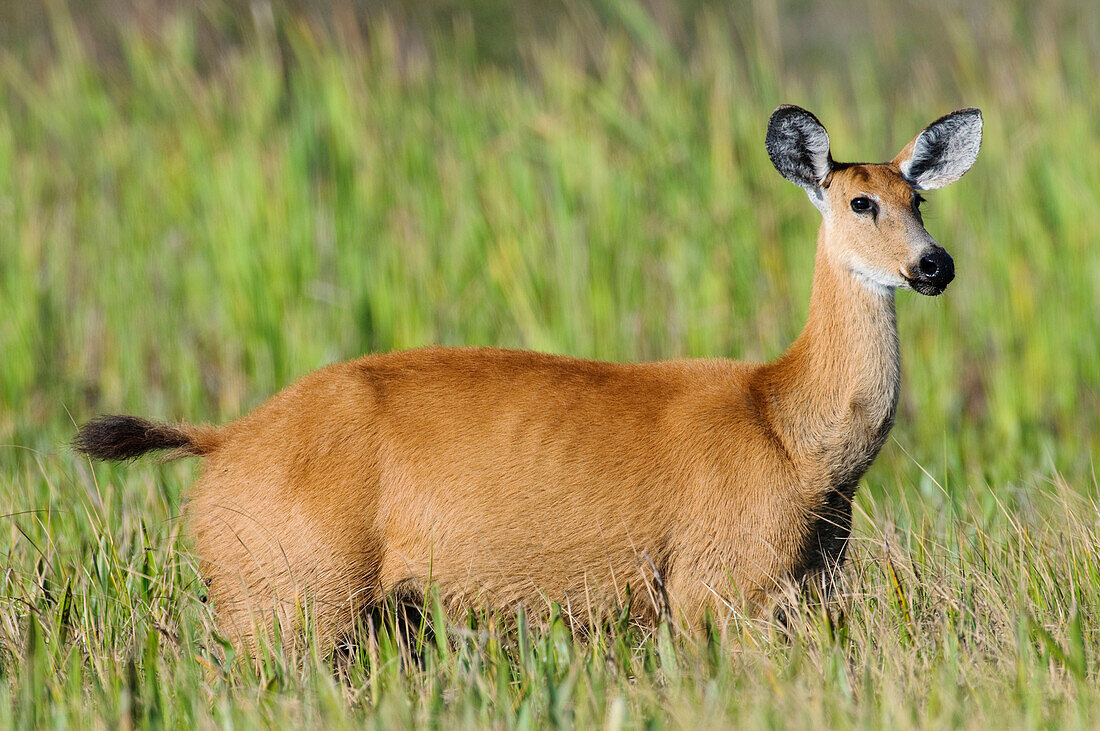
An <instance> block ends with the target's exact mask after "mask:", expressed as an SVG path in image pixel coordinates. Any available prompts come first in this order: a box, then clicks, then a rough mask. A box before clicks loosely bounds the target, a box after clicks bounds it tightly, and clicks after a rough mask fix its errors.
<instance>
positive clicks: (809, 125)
mask: <svg viewBox="0 0 1100 731" xmlns="http://www.w3.org/2000/svg"><path fill="white" fill-rule="evenodd" d="M764 144H765V146H766V147H767V148H768V157H770V158H771V160H772V165H775V169H776V170H778V171H779V174H780V175H782V176H783V177H784V178H786V179H787V180H789V181H791V182H792V183H794V184H795V185H800V186H802V187H803V188H805V189H806V190H808V191H813V190H815V189H817V188H820V187H821V186H822V185H823V184H824V183H825V178H826V177H828V175H829V171H830V170H831V169H832V164H833V160H832V158H831V157H830V156H829V133H828V132H826V131H825V127H824V126H822V124H821V122H819V121H817V117H815V116H814V115H812V114H810V113H809V112H807V111H806V110H805V109H802V108H801V107H796V106H793V105H784V106H782V107H779V108H777V109H776V110H775V111H774V112H772V116H771V119H770V120H768V134H767V137H765V139H764Z"/></svg>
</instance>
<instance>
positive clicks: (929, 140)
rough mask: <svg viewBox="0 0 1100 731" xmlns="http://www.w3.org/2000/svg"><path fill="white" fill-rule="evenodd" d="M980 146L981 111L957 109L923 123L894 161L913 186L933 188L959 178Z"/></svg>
mask: <svg viewBox="0 0 1100 731" xmlns="http://www.w3.org/2000/svg"><path fill="white" fill-rule="evenodd" d="M981 146H982V113H981V111H979V110H977V109H960V110H959V111H957V112H951V114H948V115H946V116H943V117H940V118H939V119H937V120H936V121H935V122H933V123H932V124H930V125H928V126H927V127H925V128H924V130H923V131H922V132H921V133H920V134H919V135H917V136H916V137H914V138H913V141H912V142H910V143H909V144H908V145H906V146H905V147H903V148H902V150H901V152H899V153H898V156H897V157H895V158H894V164H895V165H897V166H898V168H899V169H900V170H901V174H902V175H903V176H904V177H905V179H906V180H907V181H909V184H910V185H912V186H913V187H914V188H919V189H920V190H935V189H936V188H942V187H943V186H945V185H948V184H950V183H954V182H955V181H956V180H958V179H959V178H961V177H962V176H963V173H965V172H966V171H967V170H969V169H970V166H971V165H973V164H974V160H975V159H977V157H978V148H980V147H981Z"/></svg>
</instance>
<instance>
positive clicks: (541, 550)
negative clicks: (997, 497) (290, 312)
mask: <svg viewBox="0 0 1100 731" xmlns="http://www.w3.org/2000/svg"><path fill="white" fill-rule="evenodd" d="M981 138H982V115H981V112H980V111H979V110H978V109H973V108H970V109H962V110H959V111H956V112H953V113H951V114H947V115H946V116H943V117H941V118H939V119H937V120H936V121H934V122H932V123H931V124H930V125H928V126H927V127H926V128H924V129H923V130H922V131H921V132H920V133H919V134H917V135H916V137H914V138H913V139H912V140H911V141H910V142H909V143H908V144H907V145H905V147H903V148H902V150H901V151H900V152H899V153H898V154H897V156H896V157H894V159H893V160H891V161H890V162H887V163H874V164H872V163H838V162H836V161H834V160H833V158H832V154H831V151H830V142H829V135H828V133H827V132H826V130H825V127H824V126H823V125H822V124H821V122H820V121H818V119H817V117H815V116H814V115H813V114H811V113H810V112H808V111H806V110H804V109H802V108H800V107H797V106H790V105H787V106H780V107H778V108H777V109H776V110H775V111H774V112H773V113H772V115H771V118H770V120H769V122H768V127H767V133H766V136H765V148H766V150H767V153H768V156H769V157H770V159H771V162H772V164H773V165H774V167H775V169H776V170H777V171H778V172H779V174H780V175H782V176H783V177H784V178H785V179H787V180H788V181H790V182H792V183H794V184H795V185H797V186H800V187H801V188H803V189H804V190H805V192H806V194H807V195H808V197H809V199H810V201H811V202H812V203H813V205H814V206H815V207H816V208H817V209H818V211H819V212H820V214H821V226H820V229H819V232H818V235H817V251H816V258H815V262H814V274H813V284H812V290H811V297H810V305H809V314H808V317H807V320H806V323H805V326H804V328H803V329H802V331H801V334H800V335H799V336H798V337H797V339H796V340H795V341H794V342H793V344H791V345H790V347H789V348H788V349H787V350H786V351H785V352H783V353H782V354H781V355H780V356H779V357H777V358H775V359H774V360H771V361H769V362H764V363H749V362H742V361H734V360H729V359H723V358H708V359H679V360H666V361H658V362H646V363H610V362H600V361H593V360H584V359H580V358H573V357H566V356H558V355H548V354H543V353H537V352H531V351H523V350H506V349H498V348H489V347H455V348H445V347H426V348H422V349H415V350H405V351H397V352H391V353H386V354H372V355H365V356H362V357H359V358H357V359H353V360H350V361H346V362H342V363H338V364H335V365H330V366H327V367H324V368H322V369H320V370H317V371H315V372H313V373H310V374H308V375H306V376H304V377H302V378H301V379H300V380H298V381H297V382H295V383H293V384H292V385H290V386H288V387H286V388H284V389H283V390H282V391H280V392H279V393H277V394H276V395H274V396H273V397H271V398H270V400H268V401H267V402H266V403H263V404H262V405H260V406H259V407H257V408H256V409H255V410H253V411H252V412H251V413H249V414H247V415H245V416H244V417H242V418H240V419H238V420H236V421H233V422H231V423H228V424H226V425H224V426H220V427H215V426H210V425H195V424H186V423H180V424H167V423H154V422H151V421H148V420H145V419H142V418H138V417H135V416H122V415H104V416H99V417H96V418H93V419H92V420H90V421H88V422H87V423H86V424H84V425H83V426H82V427H81V428H80V429H79V430H78V432H77V434H76V436H75V437H74V442H73V446H74V448H75V449H76V450H77V451H78V452H80V453H83V454H84V455H87V456H88V457H90V458H94V459H97V460H115V461H120V460H129V459H132V458H136V457H138V456H140V455H142V454H145V453H147V452H153V451H160V452H162V454H164V456H165V458H166V459H175V458H178V457H184V456H198V457H203V458H205V469H204V470H203V471H202V473H201V475H200V476H199V478H198V479H197V480H196V481H195V483H194V484H193V485H192V486H191V488H190V489H189V495H188V498H187V501H186V504H185V507H184V514H185V522H186V526H187V532H188V534H189V536H190V539H191V541H192V542H193V545H194V550H195V552H196V555H197V557H198V569H199V572H200V574H201V575H202V576H203V577H204V580H205V582H206V584H207V587H208V592H209V598H210V599H211V601H212V607H213V611H214V616H215V619H216V622H217V624H218V626H219V627H220V628H222V629H223V631H225V632H226V633H227V634H229V635H230V636H233V637H235V638H237V639H238V640H240V641H241V642H242V643H243V644H244V645H245V646H246V647H253V648H254V647H255V643H256V641H257V639H258V638H259V637H260V636H261V635H263V634H264V633H270V632H272V631H280V630H279V628H282V629H281V631H283V632H288V631H299V630H300V629H301V627H302V625H303V622H304V620H303V612H302V610H301V608H302V607H303V606H309V607H311V608H312V615H311V621H312V627H313V631H314V634H313V638H314V641H315V642H319V643H327V644H328V645H329V646H333V645H334V643H337V642H339V641H340V640H341V638H343V637H346V636H347V635H348V633H349V632H352V631H353V630H354V628H355V626H356V623H357V621H360V620H361V618H362V614H363V612H365V611H368V610H370V609H371V608H372V607H377V606H378V605H379V603H380V602H382V601H384V600H385V599H386V598H387V597H391V596H394V595H397V594H401V593H407V594H410V595H416V592H421V594H420V596H424V595H423V592H426V591H429V590H431V591H436V592H438V597H439V598H440V600H441V604H442V605H443V606H445V607H446V608H447V609H449V610H451V611H461V610H462V609H463V608H467V609H469V608H476V607H491V608H495V609H514V610H518V608H519V607H526V608H527V609H528V610H529V611H532V608H534V610H537V609H538V607H543V608H546V607H553V606H559V607H570V608H571V611H577V612H579V613H581V614H582V615H583V614H585V613H587V614H588V615H589V616H597V615H599V616H607V614H608V613H609V612H613V611H614V612H623V611H626V612H627V613H628V615H629V618H630V619H631V621H636V622H639V623H642V624H644V625H648V626H656V625H657V624H658V623H659V622H661V621H662V620H663V619H664V618H671V619H673V620H675V621H676V622H680V623H683V624H685V625H695V626H699V625H700V624H701V623H704V622H706V621H709V620H708V619H707V618H708V617H715V616H730V615H731V613H734V614H738V615H739V616H749V617H751V616H762V615H766V614H767V612H768V611H769V609H768V608H769V607H774V606H775V602H776V597H777V596H778V595H779V594H780V593H782V592H783V591H785V590H788V589H789V588H790V587H792V586H802V587H805V586H806V585H808V584H812V583H814V582H818V581H823V580H824V578H825V577H827V576H831V575H833V574H834V573H835V571H836V570H837V569H838V568H839V567H840V566H841V565H842V564H843V562H844V559H845V556H846V552H847V545H848V542H849V539H850V536H851V531H852V499H853V496H854V495H855V492H856V489H857V487H858V485H859V482H860V480H861V478H862V477H863V475H864V474H865V472H866V471H867V470H868V468H869V467H870V465H871V463H872V461H873V460H874V459H875V457H876V456H877V454H878V453H879V450H880V449H881V448H882V446H883V443H884V442H885V440H886V438H887V435H888V433H889V432H890V429H891V427H892V426H893V423H894V419H895V413H896V409H897V404H898V392H899V387H900V360H899V343H898V331H897V319H896V314H895V293H896V291H897V290H898V289H910V290H914V291H916V292H918V293H920V294H922V295H928V296H936V295H939V294H941V293H943V292H944V291H945V289H946V288H947V286H948V284H950V282H951V281H952V279H953V278H954V276H955V269H954V263H953V260H952V258H951V256H950V255H948V253H947V252H946V251H945V250H944V249H943V248H942V247H941V246H940V245H939V244H938V243H936V241H935V240H934V239H933V238H932V237H931V235H929V233H928V232H927V230H926V229H925V227H924V223H923V219H922V217H921V211H920V205H921V202H922V201H923V198H922V196H921V194H920V192H921V191H927V190H934V189H938V188H942V187H943V186H945V185H947V184H949V183H952V182H954V181H955V180H957V179H959V178H960V177H961V176H962V175H963V174H964V173H965V172H966V171H967V170H968V169H970V167H971V166H972V165H973V163H974V161H975V159H976V157H977V154H978V150H979V147H980V145H981ZM166 450H167V453H166V454H165V451H166ZM288 628H289V629H288ZM294 628H297V630H295V629H294Z"/></svg>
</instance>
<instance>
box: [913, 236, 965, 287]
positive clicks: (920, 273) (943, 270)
mask: <svg viewBox="0 0 1100 731" xmlns="http://www.w3.org/2000/svg"><path fill="white" fill-rule="evenodd" d="M914 268H915V269H916V271H914V272H911V275H910V276H911V277H912V279H913V283H914V284H922V285H925V287H926V288H928V289H935V290H939V291H938V292H936V294H939V293H940V292H942V291H943V290H944V289H946V288H947V285H949V284H951V280H952V279H954V278H955V262H954V261H953V260H952V259H951V255H950V254H948V253H947V252H946V251H944V250H943V249H942V248H940V247H939V246H934V247H932V248H930V249H927V250H926V251H925V252H924V253H923V254H922V255H921V257H920V260H919V261H918V262H917V266H916V267H914ZM915 289H918V291H923V288H917V287H915Z"/></svg>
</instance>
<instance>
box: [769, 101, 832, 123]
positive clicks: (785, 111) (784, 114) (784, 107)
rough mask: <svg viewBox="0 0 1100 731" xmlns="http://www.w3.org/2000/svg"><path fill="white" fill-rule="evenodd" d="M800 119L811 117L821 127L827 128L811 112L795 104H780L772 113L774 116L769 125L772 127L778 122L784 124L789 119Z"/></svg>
mask: <svg viewBox="0 0 1100 731" xmlns="http://www.w3.org/2000/svg"><path fill="white" fill-rule="evenodd" d="M798 117H809V118H810V119H812V120H813V121H815V122H817V123H818V124H819V125H821V126H825V125H822V124H821V121H820V120H818V118H817V117H815V116H814V115H813V112H810V111H809V110H807V109H803V108H802V107H800V106H797V105H795V104H780V105H779V106H778V107H776V108H775V110H774V111H773V112H772V116H771V117H770V118H769V120H768V124H769V125H772V124H776V123H777V122H782V121H784V120H787V119H791V118H798Z"/></svg>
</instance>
